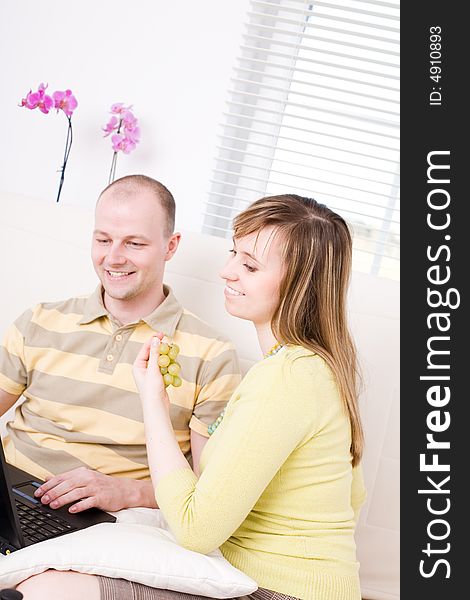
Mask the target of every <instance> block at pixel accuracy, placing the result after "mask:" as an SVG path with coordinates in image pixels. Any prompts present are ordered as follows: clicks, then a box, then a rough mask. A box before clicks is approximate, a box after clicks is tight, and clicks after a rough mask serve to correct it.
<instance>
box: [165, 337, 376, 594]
mask: <svg viewBox="0 0 470 600" xmlns="http://www.w3.org/2000/svg"><path fill="white" fill-rule="evenodd" d="M350 444H351V433H350V425H349V419H348V417H347V415H346V413H345V411H344V409H343V407H342V403H341V400H340V397H339V394H338V390H337V387H336V384H335V382H334V379H333V376H332V373H331V371H330V369H329V367H328V366H327V365H326V364H325V362H324V361H323V359H321V358H320V357H319V356H317V355H315V354H313V353H312V352H310V351H308V350H306V349H304V348H301V347H298V346H288V347H286V348H284V349H282V350H281V351H280V352H279V353H278V354H276V355H274V356H270V357H268V358H266V359H263V360H261V361H260V362H259V363H257V364H256V365H254V366H253V367H252V368H251V369H250V371H249V372H248V373H247V375H246V376H245V378H244V379H243V381H242V382H241V384H240V385H239V387H238V388H237V390H236V391H235V392H234V394H233V396H232V398H231V400H230V402H229V404H228V405H227V409H226V411H225V416H224V418H223V420H222V422H221V424H220V425H219V426H218V428H217V429H216V430H215V432H214V434H213V435H212V436H211V438H210V440H209V441H208V443H207V444H206V446H205V448H204V450H203V453H202V457H201V476H200V478H199V479H197V477H196V476H195V475H194V473H193V472H192V471H191V470H190V469H189V468H188V469H178V470H176V471H173V472H171V473H169V474H167V475H166V476H165V477H163V478H162V479H161V480H160V482H159V483H158V485H157V487H156V490H155V497H156V500H157V502H158V505H159V506H160V508H161V510H162V512H163V514H164V516H165V518H166V519H167V521H168V523H169V525H170V527H171V530H172V531H173V533H174V535H175V536H176V538H177V540H178V541H179V543H180V544H181V545H182V546H184V547H186V548H189V549H192V550H195V551H197V552H202V553H207V552H210V551H211V550H213V549H215V548H217V547H219V546H220V547H221V550H222V552H223V554H224V556H225V557H226V558H227V560H229V561H230V562H231V563H232V564H233V565H234V566H235V567H237V568H238V569H240V570H241V571H243V572H245V573H246V574H247V575H249V576H250V577H252V578H253V579H254V580H255V581H257V583H258V585H259V587H262V588H267V589H271V590H275V591H277V592H280V593H283V594H286V595H290V596H295V597H298V598H304V599H309V598H311V599H312V600H313V599H315V600H358V599H360V597H361V595H360V588H359V576H358V567H359V565H358V563H357V561H356V552H355V550H356V548H355V543H354V529H355V522H356V520H357V517H358V513H359V508H360V506H361V504H362V503H363V501H364V498H365V490H364V485H363V480H362V473H361V469H360V468H357V469H352V467H351V456H350Z"/></svg>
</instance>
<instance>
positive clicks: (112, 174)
mask: <svg viewBox="0 0 470 600" xmlns="http://www.w3.org/2000/svg"><path fill="white" fill-rule="evenodd" d="M116 163H117V152H115V153H114V154H113V160H112V161H111V169H110V171H109V181H108V185H109V184H110V183H112V182H113V181H114V177H115V175H116Z"/></svg>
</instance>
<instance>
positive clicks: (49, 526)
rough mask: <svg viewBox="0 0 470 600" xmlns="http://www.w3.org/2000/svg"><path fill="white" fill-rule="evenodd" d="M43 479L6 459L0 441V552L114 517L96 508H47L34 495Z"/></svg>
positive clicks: (107, 521)
mask: <svg viewBox="0 0 470 600" xmlns="http://www.w3.org/2000/svg"><path fill="white" fill-rule="evenodd" d="M42 483H44V482H42V481H41V480H39V479H37V478H35V477H33V476H32V475H30V474H29V473H26V472H25V471H22V470H21V469H17V468H16V467H14V466H13V465H10V464H9V463H7V462H6V460H5V454H4V452H3V446H2V443H1V441H0V553H2V554H10V553H11V552H14V551H15V550H19V549H20V548H25V547H26V546H31V545H32V544H36V543H37V542H41V541H43V540H47V539H50V538H53V537H58V536H60V535H64V534H66V533H70V532H72V531H77V530H78V529H84V528H85V527H90V526H91V525H96V524H97V523H114V522H115V521H116V517H113V516H112V515H110V514H108V513H107V512H105V511H103V510H100V509H98V508H90V509H88V510H85V511H83V512H82V513H79V514H75V515H72V514H71V513H69V512H68V510H67V508H68V507H67V506H63V507H61V508H57V509H51V508H49V507H48V506H47V505H46V504H42V503H41V502H40V500H38V499H37V498H35V497H34V492H35V490H36V489H37V488H38V487H39V486H40V485H41V484H42ZM69 506H70V505H69Z"/></svg>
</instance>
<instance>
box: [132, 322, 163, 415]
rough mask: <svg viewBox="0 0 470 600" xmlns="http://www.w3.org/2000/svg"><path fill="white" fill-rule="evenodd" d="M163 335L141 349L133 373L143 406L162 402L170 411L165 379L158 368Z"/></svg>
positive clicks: (155, 337)
mask: <svg viewBox="0 0 470 600" xmlns="http://www.w3.org/2000/svg"><path fill="white" fill-rule="evenodd" d="M162 338H163V333H161V332H158V333H157V334H156V335H154V336H153V337H152V338H151V339H150V340H148V341H147V342H146V343H145V344H144V345H143V346H142V348H141V350H140V352H139V354H138V355H137V358H136V359H135V361H134V365H133V368H132V372H133V374H134V379H135V382H136V384H137V388H138V390H139V393H140V399H141V401H142V404H145V403H147V402H150V403H156V402H158V401H160V402H162V403H163V404H164V405H165V406H166V408H167V409H168V406H169V400H168V394H167V393H166V389H165V384H164V382H163V377H162V374H161V372H160V367H159V366H158V362H157V360H158V356H159V352H158V348H159V347H160V343H161V340H162Z"/></svg>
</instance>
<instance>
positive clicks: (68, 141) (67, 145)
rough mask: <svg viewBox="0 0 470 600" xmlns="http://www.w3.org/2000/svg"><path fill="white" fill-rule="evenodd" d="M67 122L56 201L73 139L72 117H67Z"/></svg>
mask: <svg viewBox="0 0 470 600" xmlns="http://www.w3.org/2000/svg"><path fill="white" fill-rule="evenodd" d="M67 119H68V122H69V126H68V129H67V139H66V140H65V151H64V162H63V164H62V167H61V168H60V171H61V174H60V182H59V191H58V192H57V200H56V202H59V198H60V193H61V191H62V186H63V185H64V177H65V167H66V166H67V161H68V159H69V154H70V150H71V148H72V139H73V135H72V117H71V116H70V117H67Z"/></svg>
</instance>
